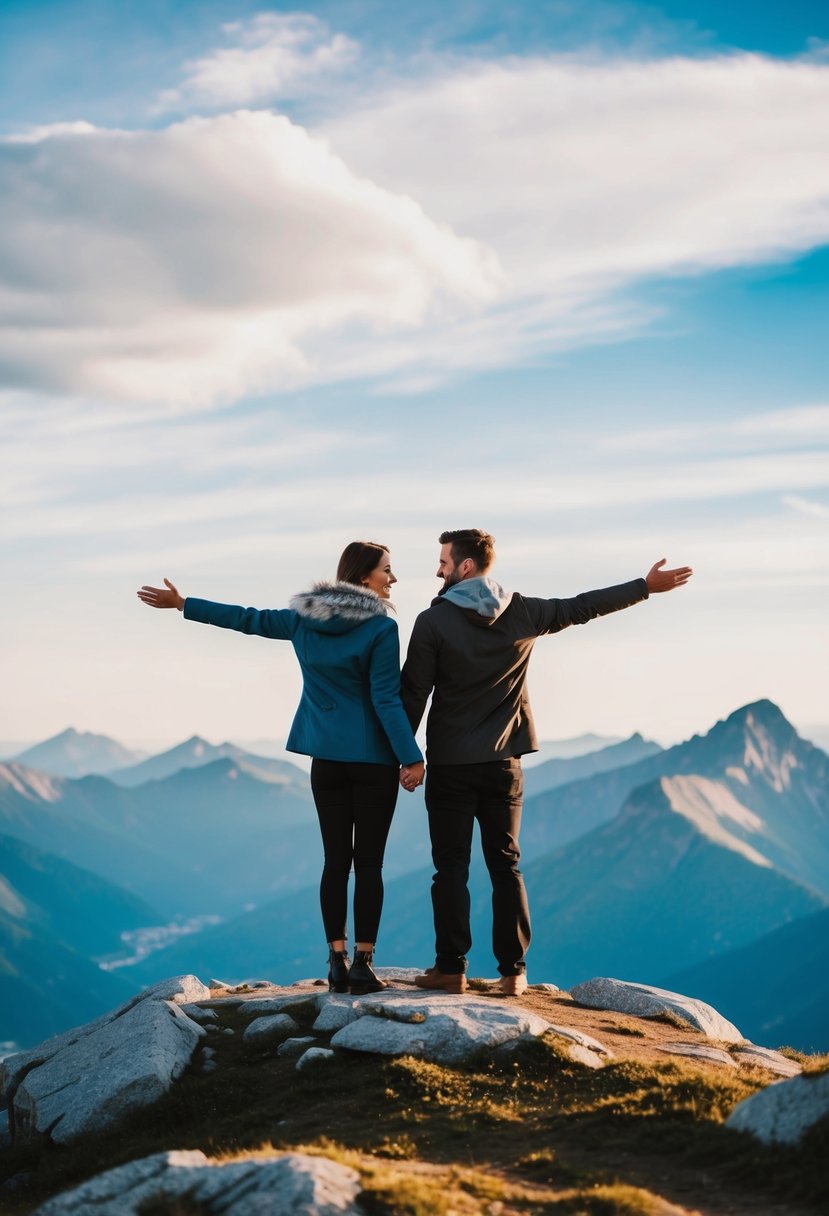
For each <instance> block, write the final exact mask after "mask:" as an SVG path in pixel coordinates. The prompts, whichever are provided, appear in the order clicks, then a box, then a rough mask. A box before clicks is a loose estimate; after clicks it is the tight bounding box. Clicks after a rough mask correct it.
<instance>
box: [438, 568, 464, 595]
mask: <svg viewBox="0 0 829 1216" xmlns="http://www.w3.org/2000/svg"><path fill="white" fill-rule="evenodd" d="M460 581H461V576H460V575H459V574H458V572H457V570H453V571H452V573H451V574H446V575H444V579H443V586H442V587H441V589H440V594H441V595H443V593H444V591H448V590H449V588H450V587H454V586H455V584H456V583H459V582H460Z"/></svg>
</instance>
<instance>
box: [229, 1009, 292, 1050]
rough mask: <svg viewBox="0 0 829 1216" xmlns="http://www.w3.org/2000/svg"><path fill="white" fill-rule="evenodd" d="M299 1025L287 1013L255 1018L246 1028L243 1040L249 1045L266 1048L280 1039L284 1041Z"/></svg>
mask: <svg viewBox="0 0 829 1216" xmlns="http://www.w3.org/2000/svg"><path fill="white" fill-rule="evenodd" d="M296 1029H297V1024H296V1022H295V1021H294V1019H293V1018H291V1017H288V1015H287V1013H270V1014H267V1015H266V1016H265V1017H263V1018H255V1019H254V1020H253V1021H252V1022H251V1023H250V1025H249V1026H246V1027H245V1033H244V1034H243V1035H242V1039H243V1040H244V1042H245V1043H247V1044H248V1045H254V1046H256V1047H264V1046H265V1044H267V1043H273V1042H275V1041H276V1040H278V1039H284V1038H286V1037H287V1036H288V1035H290V1034H293V1032H294V1031H295V1030H296Z"/></svg>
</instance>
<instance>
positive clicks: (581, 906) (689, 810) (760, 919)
mask: <svg viewBox="0 0 829 1216" xmlns="http://www.w3.org/2000/svg"><path fill="white" fill-rule="evenodd" d="M671 753H673V760H674V764H673V765H672V764H671ZM652 759H655V760H659V762H660V763H662V764H664V765H665V767H666V768H667V770H668V772H669V773H670V770H671V768H672V767H674V768H675V769H676V770H678V771H675V772H674V773H672V774H671V775H665V774H663V775H661V776H659V777H654V778H651V779H650V780H646V781H645V782H643V783H642V784H640V785H635V786H634V788H633V789H631V790H630V792H629V793H628V794H627V795H626V796H625V797H624V798H623V800H622V802H621V805H620V807H619V808H618V813H617V814H616V815H615V816H613V818H612V819H609V820H608V821H607V822H606V823H603V824H600V825H599V827H597V828H594V829H593V830H591V831H589V832H587V833H584V834H583V835H582V836H580V837H578V838H577V839H575V840H571V841H570V842H569V843H568V844H566V845H564V846H561V847H559V848H558V849H554V850H551V851H549V852H546V853H544V854H542V855H541V856H533V855H532V853H531V851H530V850H527V851H526V852H525V859H526V860H525V870H524V872H525V878H526V882H527V887H528V891H529V894H530V903H531V908H532V915H533V926H534V940H533V945H532V949H531V954H530V968H531V971H532V973H533V974H534V975H536V976H538V977H540V978H544V979H551V980H554V981H555V982H556V983H559V984H560V985H562V986H564V987H569V986H571V985H572V984H573V983H576V982H577V981H579V980H583V979H587V978H590V977H591V976H593V975H596V974H602V975H615V976H617V977H618V978H622V979H635V980H640V981H642V982H649V983H656V984H660V985H662V984H666V983H668V984H670V983H671V982H672V981H671V977H672V976H674V975H675V974H676V973H677V972H678V971H679V970H680V969H681V968H691V967H693V966H698V967H702V965H703V964H704V963H707V962H708V960H711V962H710V966H712V967H714V966H715V965H716V962H717V959H718V957H720V956H723V952H728V951H733V950H736V949H739V948H743V947H748V946H749V945H750V943H752V942H755V941H756V940H757V939H759V938H764V935H765V934H767V933H773V932H774V931H775V930H781V927H783V926H787V927H788V928H790V929H791V930H794V929H795V928H796V927H797V926H805V925H807V924H810V923H811V922H813V921H814V923H815V924H816V925H817V924H819V923H822V922H820V920H819V917H820V916H821V915H822V912H821V910H822V909H823V908H824V907H825V905H826V904H827V902H829V871H827V868H826V866H825V864H824V862H823V860H822V859H823V858H824V857H825V856H826V850H827V849H829V814H828V813H827V812H828V811H829V757H827V756H826V755H825V753H823V752H821V751H820V750H819V749H817V748H815V747H813V746H812V745H810V744H808V743H806V742H805V741H803V740H801V739H799V738H798V736H797V735H796V733H795V732H794V730H793V728H792V727H791V725H790V724H789V723H788V722H787V721H786V719H785V718H784V716H783V715H782V713H781V712H780V710H779V709H777V707H776V706H774V705H773V704H772V703H771V702H768V701H761V702H757V703H755V704H753V705H750V706H746V707H744V708H743V709H741V710H738V711H736V712H735V713H734V714H732V715H730V716H729V717H728V718H727V719H725V720H724V721H723V722H720V723H718V724H717V725H716V726H715V727H714V728H713V729H712V730H711V731H710V732H709V733H708V735H706V736H702V737H698V738H695V739H694V740H692V741H691V742H690V744H687V745H682V746H681V747H679V748H676V749H668V751H667V752H665V753H660V754H659V755H658V756H655V757H653V758H652ZM649 762H650V761H646V763H649ZM692 764H693V766H694V767H697V768H698V769H700V770H701V771H700V772H698V773H695V772H693V771H690V770H691V768H692ZM636 767H637V765H633V766H628V767H626V768H625V769H623V770H621V772H622V773H624V774H625V776H624V778H622V776H621V775H620V774H616V777H615V779H616V781H617V782H618V783H619V785H620V787H621V788H625V787H626V786H627V785H628V783H629V781H630V768H636ZM591 784H592V779H587V780H584V781H580V782H575V783H572V784H571V785H569V786H564V787H560V788H559V790H558V791H557V792H558V793H559V794H562V795H564V796H566V798H567V800H568V803H569V804H571V805H572V803H573V800H574V793H573V791H574V790H575V789H576V788H581V789H582V790H584V789H587V790H588V791H589V790H590V789H591ZM738 795H739V796H738ZM544 797H545V799H546V795H544ZM538 801H539V799H538V798H536V799H531V800H530V802H529V803H528V807H532V806H533V804H534V803H537V802H538ZM760 811H762V814H761V813H760ZM421 830H423V831H425V824H424V825H422V828H421ZM430 878H431V868H430V867H425V868H422V869H419V870H416V871H412V872H410V873H408V874H406V875H404V876H401V877H398V878H395V879H394V880H392V881H390V882H388V883H387V885H386V903H385V910H384V917H383V925H382V929H381V942H380V950H381V957H384V958H387V959H389V960H393V959H396V958H401V957H405V958H420V959H422V961H423V964H424V965H431V962H432V959H433V953H432V951H433V930H432V923H431V906H430V900H429V884H430ZM470 889H471V897H472V909H473V936H474V940H475V943H476V945H475V946H474V948H473V952H472V954H471V955H470V964H471V969H472V971H473V973H475V972H477V973H484V974H491V973H492V971H493V962H492V959H491V955H490V954H489V937H490V931H491V913H490V907H491V891H490V887H489V883H488V878H487V875H486V872H485V871H484V870H483V867H482V866H481V865H480V863H479V862H477V863H476V864H475V865H473V869H472V873H471V878H470ZM317 915H318V914H317V899H316V890H315V889H314V888H312V887H309V888H305V889H302V890H298V891H296V892H295V893H294V894H293V895H291V896H282V897H278V898H277V899H275V900H273V901H271V902H269V903H267V904H264V905H262V906H261V907H259V908H257V909H255V910H254V911H252V912H250V913H247V914H244V915H242V916H240V917H238V918H237V919H236V920H232V921H228V922H226V923H225V924H223V925H221V926H219V927H218V928H216V929H208V930H206V931H205V932H204V933H203V934H201V935H199V937H198V938H196V939H188V940H187V941H182V942H180V943H177V944H176V945H174V946H172V947H170V948H169V950H167V951H162V952H161V953H160V954H159V955H156V956H152V957H151V958H150V959H148V960H146V961H145V962H144V963H143V964H141V965H140V967H139V968H138V969H137V973H138V974H140V975H141V977H142V981H143V982H150V981H152V980H153V979H157V978H158V977H159V976H160V975H163V974H169V973H171V972H173V971H178V970H182V969H190V967H192V968H193V969H194V970H196V971H198V970H199V969H201V970H202V971H204V972H211V973H218V974H220V975H222V976H223V977H226V978H230V979H241V978H244V977H246V976H247V977H250V976H253V975H259V974H264V975H268V974H275V973H280V974H288V975H291V976H292V977H293V978H300V977H302V976H305V975H309V974H311V975H313V974H316V973H319V971H320V968H321V967H322V965H323V959H324V951H323V943H321V942H318V937H319V928H318V925H317ZM816 917H817V918H818V919H816ZM764 940H765V938H764ZM691 974H692V973H691V972H690V971H689V972H688V975H691ZM689 983H690V980H689ZM682 990H683V991H690V992H691V993H692V994H693V995H701V996H704V995H705V994H704V993H702V992H697V991H695V990H694V988H693V987H691V988H689V987H687V986H686V987H685V988H683V989H682ZM746 991H747V995H746V998H745V1001H744V1002H743V1004H742V1005H741V1007H740V1008H741V1010H743V1009H744V1008H745V1007H746V1006H747V1005H750V1003H751V997H750V993H751V983H750V980H749V978H748V977H746ZM715 1003H716V1004H717V1007H718V1008H720V1009H721V1011H722V1012H724V1013H725V1015H726V1016H728V1017H734V1018H735V1020H737V1021H738V1024H740V1023H739V1020H738V1019H737V1018H736V1017H735V1015H734V1013H733V1012H732V1010H730V1009H729V1007H728V1004H729V1000H728V994H726V998H725V999H724V1000H721V1001H719V1002H715ZM782 1007H783V1005H782V1004H781V1008H782ZM781 1030H782V1026H781ZM746 1033H748V1031H746ZM798 1034H799V1032H798ZM804 1034H805V1028H804ZM789 1041H790V1042H794V1043H795V1045H800V1042H805V1039H803V1036H802V1035H800V1042H798V1041H797V1036H796V1035H795V1034H794V1033H793V1034H792V1035H791V1036H790V1037H789ZM809 1046H810V1047H813V1046H814V1044H812V1043H810V1044H809ZM818 1046H821V1044H818ZM822 1046H823V1047H824V1048H829V1025H827V1026H826V1027H825V1030H824V1034H823V1038H822Z"/></svg>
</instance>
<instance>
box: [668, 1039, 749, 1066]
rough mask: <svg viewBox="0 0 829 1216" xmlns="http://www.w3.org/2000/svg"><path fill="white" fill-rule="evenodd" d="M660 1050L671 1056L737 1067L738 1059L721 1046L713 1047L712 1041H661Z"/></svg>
mask: <svg viewBox="0 0 829 1216" xmlns="http://www.w3.org/2000/svg"><path fill="white" fill-rule="evenodd" d="M659 1050H660V1051H665V1052H667V1053H668V1055H671V1056H690V1057H691V1058H692V1059H695V1060H704V1061H705V1062H706V1063H707V1064H725V1065H726V1067H727V1068H736V1067H737V1061H736V1060H735V1059H734V1057H733V1056H731V1055H729V1053H728V1052H727V1051H723V1049H722V1048H721V1047H712V1046H711V1045H710V1043H660V1044H659Z"/></svg>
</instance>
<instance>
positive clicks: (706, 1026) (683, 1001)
mask: <svg viewBox="0 0 829 1216" xmlns="http://www.w3.org/2000/svg"><path fill="white" fill-rule="evenodd" d="M570 995H571V996H572V998H573V1000H574V1001H578V1002H579V1004H580V1005H587V1007H588V1008H589V1009H611V1010H613V1011H614V1012H615V1013H632V1014H635V1016H636V1017H640V1018H656V1017H659V1016H660V1015H662V1014H666V1013H667V1014H674V1015H675V1016H676V1017H680V1018H682V1020H683V1021H685V1022H687V1023H688V1024H689V1025H690V1026H693V1027H695V1028H696V1029H697V1030H700V1031H701V1032H702V1033H703V1034H704V1035H706V1036H707V1037H708V1038H709V1039H718V1040H719V1041H720V1042H722V1043H742V1042H743V1041H744V1039H743V1035H741V1034H740V1032H739V1030H738V1029H737V1027H736V1026H734V1025H733V1024H732V1023H731V1022H728V1021H726V1019H725V1018H724V1017H723V1016H722V1015H721V1014H719V1013H717V1011H716V1009H713V1008H712V1007H711V1006H710V1005H706V1004H705V1002H704V1001H698V1000H696V999H695V998H694V997H690V996H683V995H682V994H681V993H679V992H668V991H666V990H665V989H664V988H652V987H651V986H650V985H649V984H634V983H631V982H630V981H628V980H614V979H605V978H603V977H602V978H596V979H592V980H587V981H585V983H583V984H576V986H575V987H574V988H571V990H570Z"/></svg>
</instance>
